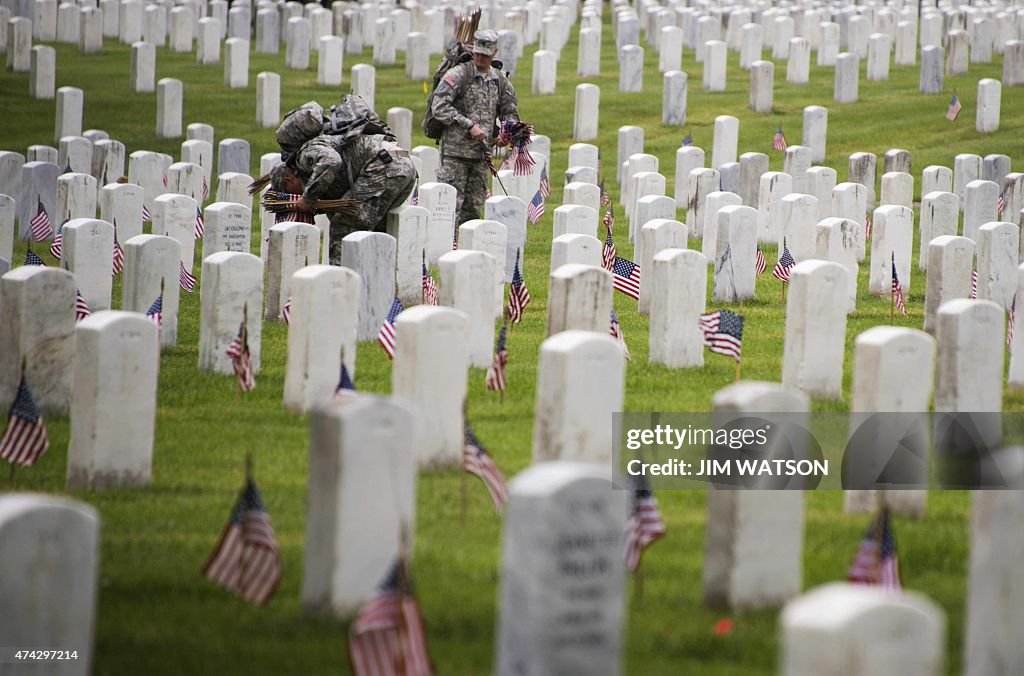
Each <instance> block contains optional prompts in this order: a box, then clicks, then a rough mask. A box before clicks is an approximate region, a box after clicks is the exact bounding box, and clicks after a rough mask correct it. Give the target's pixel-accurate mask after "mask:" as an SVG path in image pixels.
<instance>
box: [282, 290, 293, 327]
mask: <svg viewBox="0 0 1024 676" xmlns="http://www.w3.org/2000/svg"><path fill="white" fill-rule="evenodd" d="M281 319H283V320H284V323H285V325H286V326H291V323H292V297H291V296H288V300H286V301H285V302H284V307H282V308H281Z"/></svg>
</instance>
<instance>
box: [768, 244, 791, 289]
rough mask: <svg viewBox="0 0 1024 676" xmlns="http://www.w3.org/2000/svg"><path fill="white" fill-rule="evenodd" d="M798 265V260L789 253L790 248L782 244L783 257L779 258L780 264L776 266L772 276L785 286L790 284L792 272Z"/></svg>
mask: <svg viewBox="0 0 1024 676" xmlns="http://www.w3.org/2000/svg"><path fill="white" fill-rule="evenodd" d="M795 265H796V259H795V258H793V254H791V253H790V252H789V247H788V246H786V244H785V242H783V244H782V256H781V257H780V258H779V262H778V263H776V264H775V268H774V269H773V270H772V276H773V277H775V278H776V279H779V280H780V281H781V282H782V283H783V284H789V276H790V270H792V269H793V266H795Z"/></svg>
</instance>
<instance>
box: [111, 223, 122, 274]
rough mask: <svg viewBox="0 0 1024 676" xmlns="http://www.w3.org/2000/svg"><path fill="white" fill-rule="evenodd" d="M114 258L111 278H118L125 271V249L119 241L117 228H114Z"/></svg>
mask: <svg viewBox="0 0 1024 676" xmlns="http://www.w3.org/2000/svg"><path fill="white" fill-rule="evenodd" d="M114 228H115V230H114V258H113V269H111V271H110V276H111V277H117V276H118V275H119V274H121V271H122V270H124V249H122V248H121V243H120V242H118V241H117V230H116V228H117V226H116V225H115V226H114Z"/></svg>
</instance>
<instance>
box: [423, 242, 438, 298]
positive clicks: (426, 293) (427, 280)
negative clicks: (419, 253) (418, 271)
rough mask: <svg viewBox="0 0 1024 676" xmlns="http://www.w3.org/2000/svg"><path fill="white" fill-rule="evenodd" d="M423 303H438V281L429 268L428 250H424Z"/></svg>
mask: <svg viewBox="0 0 1024 676" xmlns="http://www.w3.org/2000/svg"><path fill="white" fill-rule="evenodd" d="M423 303H424V304H425V305H437V282H435V281H434V276H433V275H431V274H430V270H427V252H426V250H424V251H423Z"/></svg>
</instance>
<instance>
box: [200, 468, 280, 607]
mask: <svg viewBox="0 0 1024 676" xmlns="http://www.w3.org/2000/svg"><path fill="white" fill-rule="evenodd" d="M203 575H204V576H206V577H207V578H208V579H210V580H212V581H213V582H215V583H216V584H218V585H220V586H221V587H224V588H225V589H227V590H228V591H230V592H231V593H233V594H235V595H237V596H240V597H241V598H243V599H245V600H246V601H249V602H250V603H255V604H256V605H259V606H263V605H266V604H267V601H269V600H270V597H271V596H273V595H274V592H275V591H277V586H278V584H280V582H281V555H280V552H279V551H278V547H277V540H276V538H275V537H274V529H273V527H272V526H271V525H270V517H269V515H268V514H267V508H266V506H265V505H264V503H263V496H262V495H260V491H259V489H258V488H257V487H256V482H255V481H253V479H252V477H248V478H247V479H246V482H245V486H244V487H243V488H242V493H241V495H239V496H238V500H237V501H236V502H235V506H234V508H233V509H232V510H231V517H230V518H229V519H228V523H227V526H225V527H224V532H223V533H221V536H220V540H219V541H218V543H217V548H216V549H215V550H214V552H213V554H212V555H211V556H210V559H209V561H207V562H206V565H205V566H203Z"/></svg>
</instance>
